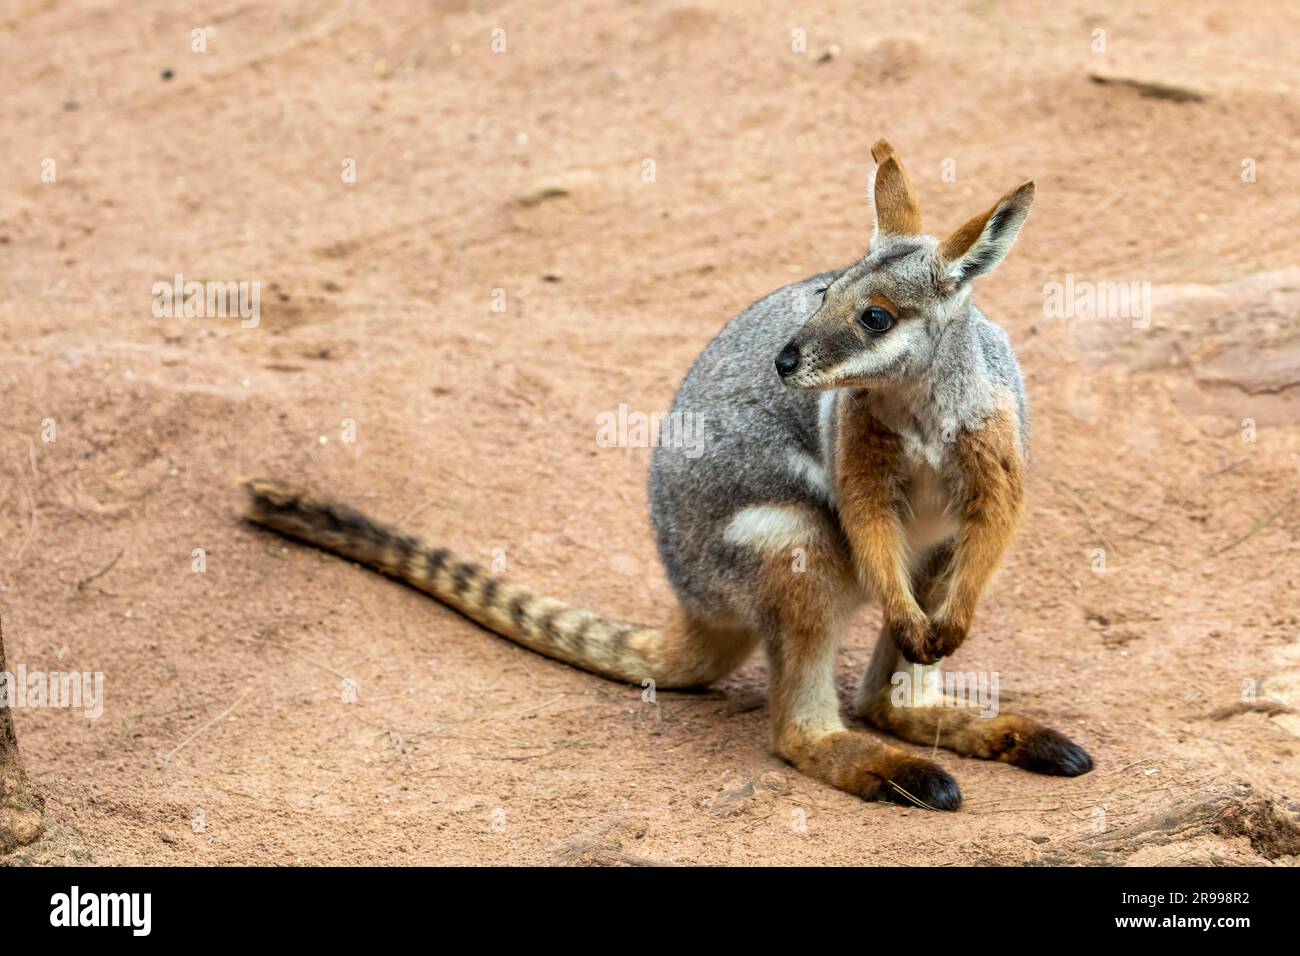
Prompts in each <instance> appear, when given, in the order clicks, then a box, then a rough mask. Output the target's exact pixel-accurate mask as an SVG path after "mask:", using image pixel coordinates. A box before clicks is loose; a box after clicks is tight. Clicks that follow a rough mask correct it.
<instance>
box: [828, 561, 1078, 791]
mask: <svg viewBox="0 0 1300 956" xmlns="http://www.w3.org/2000/svg"><path fill="white" fill-rule="evenodd" d="M938 564H939V567H937V568H934V569H932V571H933V573H929V574H925V575H923V576H922V579H921V580H919V581H918V582H917V588H916V591H917V598H918V599H919V600H920V601H921V604H922V607H924V608H925V610H926V612H927V613H929V611H930V610H931V609H932V608H933V607H935V606H936V605H937V603H938V600H937V594H936V592H938V591H939V590H940V589H941V586H942V571H943V569H942V561H940V562H938ZM899 672H902V673H904V674H906V675H907V683H906V684H905V685H902V684H900V686H899V688H898V693H895V691H896V688H895V686H894V684H893V683H892V680H893V676H894V674H895V673H899ZM943 688H944V682H943V673H942V670H941V666H940V664H931V665H929V666H922V665H912V664H909V663H908V662H907V661H906V660H904V659H903V656H902V655H901V654H900V653H899V652H898V649H897V648H896V647H895V646H894V642H893V641H892V640H891V639H890V637H889V635H888V634H886V633H885V632H884V630H883V629H882V631H881V634H880V638H879V639H878V640H877V642H876V649H875V653H874V654H872V657H871V663H870V664H868V665H867V671H866V673H865V674H863V675H862V683H861V684H860V685H859V686H858V692H857V696H856V698H855V700H854V709H855V710H856V711H857V714H858V716H859V717H861V718H862V719H863V720H865V721H867V722H868V723H869V724H871V725H872V726H873V727H877V728H879V729H880V730H883V731H885V732H886V733H890V734H893V735H894V736H896V737H900V738H902V739H903V740H908V741H911V742H912V743H915V744H923V745H925V746H931V747H933V746H939V747H945V748H947V749H948V750H952V751H955V752H956V753H959V754H962V755H964V756H967V757H979V758H982V759H984V760H1002V761H1005V762H1006V763H1010V764H1014V765H1015V766H1017V767H1023V768H1024V769H1026V770H1032V771H1034V772H1035V773H1046V774H1055V775H1058V776H1063V777H1077V776H1078V775H1079V774H1083V773H1087V772H1088V771H1089V770H1091V769H1092V758H1091V757H1090V756H1088V752H1087V751H1086V750H1084V749H1083V748H1082V747H1080V746H1079V745H1078V744H1076V743H1074V742H1073V741H1071V740H1070V739H1069V738H1068V737H1066V736H1065V735H1064V734H1062V733H1060V732H1058V731H1055V730H1052V729H1051V728H1050V727H1045V726H1043V725H1042V724H1040V723H1038V722H1037V721H1035V720H1030V719H1029V718H1028V717H1018V716H1015V715H1012V714H997V715H996V716H987V717H986V716H982V714H983V713H984V712H985V711H984V708H982V707H981V705H980V704H979V703H978V702H976V701H969V700H954V699H953V698H952V697H949V696H946V695H945V694H944V691H943ZM896 698H897V699H898V700H899V701H901V703H896V702H895V700H896Z"/></svg>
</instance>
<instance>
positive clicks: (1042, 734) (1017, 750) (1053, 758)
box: [1001, 727, 1092, 777]
mask: <svg viewBox="0 0 1300 956" xmlns="http://www.w3.org/2000/svg"><path fill="white" fill-rule="evenodd" d="M1008 743H1009V746H1008V747H1007V749H1006V750H1004V751H1003V753H1002V755H1001V757H1002V759H1003V760H1005V761H1006V762H1007V763H1010V764H1014V765H1015V766H1017V767H1023V768H1024V769H1025V770H1032V771H1033V772H1034V773H1046V774H1052V775H1053V776H1057V777H1077V776H1079V775H1080V774H1085V773H1087V772H1088V771H1089V770H1091V769H1092V757H1090V756H1089V755H1088V751H1086V750H1084V749H1083V748H1082V747H1080V746H1079V745H1078V744H1076V743H1075V742H1074V741H1072V740H1071V739H1070V738H1069V737H1067V736H1065V734H1063V733H1060V732H1059V731H1055V730H1052V729H1051V728H1050V727H1037V728H1035V729H1034V730H1033V731H1032V732H1030V733H1028V734H1016V735H1014V739H1013V740H1012V741H1009V742H1008Z"/></svg>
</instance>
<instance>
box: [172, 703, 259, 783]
mask: <svg viewBox="0 0 1300 956" xmlns="http://www.w3.org/2000/svg"><path fill="white" fill-rule="evenodd" d="M252 689H253V688H252V687H247V688H245V690H244V692H243V693H242V694H240V695H239V698H238V699H237V700H236V701H235V702H234V703H233V704H231V705H230V706H229V707H227V708H226V709H225V710H223V711H222V712H221V713H219V714H217V716H215V717H213V718H212V719H211V720H209V721H208V722H207V723H206V724H204V725H203V726H202V727H200V728H199V729H198V730H196V731H194V733H192V734H190V735H189V736H188V737H186V738H185V739H184V740H182V741H181V742H180V743H178V744H177V745H176V746H175V747H173V748H172V750H171V752H170V753H168V754H167V755H166V756H165V757H163V766H164V767H165V766H167V764H169V763H171V759H172V757H174V756H176V754H177V753H179V752H180V749H181V748H182V747H184V746H185V745H186V744H188V743H189V742H190V741H191V740H193V739H194V738H195V737H197V736H198V735H199V734H201V733H203V732H204V731H206V730H207V729H208V728H209V727H211V726H213V725H214V724H216V723H219V722H220V721H222V720H225V719H226V718H227V717H229V716H230V714H231V712H232V711H233V710H234V709H235V708H236V707H238V706H239V705H240V704H242V703H243V702H244V698H245V697H247V696H248V695H249V692H250V691H252Z"/></svg>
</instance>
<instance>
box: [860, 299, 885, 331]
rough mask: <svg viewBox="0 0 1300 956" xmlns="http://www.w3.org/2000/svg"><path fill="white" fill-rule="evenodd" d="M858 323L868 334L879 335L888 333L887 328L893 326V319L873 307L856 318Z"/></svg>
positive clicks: (882, 310)
mask: <svg viewBox="0 0 1300 956" xmlns="http://www.w3.org/2000/svg"><path fill="white" fill-rule="evenodd" d="M858 321H859V322H861V323H862V327H863V328H864V329H866V330H867V331H868V332H875V333H876V334H879V333H881V332H888V331H889V327H890V326H891V325H893V324H894V317H893V316H892V315H890V314H889V313H888V312H886V311H885V310H884V309H882V308H880V306H878V305H873V306H871V308H869V309H867V311H865V312H863V313H862V315H860V316H859V317H858Z"/></svg>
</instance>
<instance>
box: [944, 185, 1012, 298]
mask: <svg viewBox="0 0 1300 956" xmlns="http://www.w3.org/2000/svg"><path fill="white" fill-rule="evenodd" d="M1033 203H1034V182H1033V180H1030V181H1029V182H1026V183H1021V184H1020V185H1019V186H1017V187H1016V188H1015V189H1013V190H1011V192H1009V193H1007V194H1006V195H1005V196H1003V197H1002V198H1001V199H999V200H998V201H997V204H996V205H994V207H993V208H992V209H990V210H989V211H988V212H985V213H980V214H979V215H978V216H976V217H975V218H974V219H970V220H967V222H966V224H965V225H963V226H962V227H961V228H959V229H958V230H957V231H956V232H954V233H953V234H952V235H951V236H949V237H948V238H947V239H945V240H944V241H943V242H942V243H940V245H939V255H940V256H942V257H943V260H944V262H946V263H947V266H948V269H947V272H948V278H950V279H952V280H953V281H954V282H955V283H957V284H958V285H960V284H961V283H963V282H969V281H970V280H971V279H974V278H975V277H976V276H980V275H983V274H984V273H986V272H989V271H991V270H992V269H993V268H994V267H995V266H996V265H997V264H998V263H999V262H1001V261H1002V260H1003V259H1005V258H1006V257H1007V253H1008V252H1010V251H1011V244H1012V243H1013V242H1015V241H1016V236H1018V235H1019V234H1020V227H1021V226H1023V225H1024V224H1025V217H1026V216H1028V215H1029V207H1030V206H1031V205H1033Z"/></svg>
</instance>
